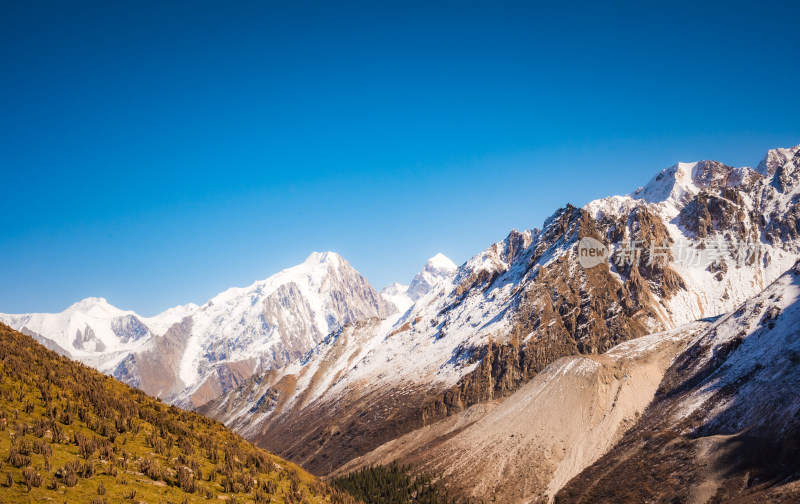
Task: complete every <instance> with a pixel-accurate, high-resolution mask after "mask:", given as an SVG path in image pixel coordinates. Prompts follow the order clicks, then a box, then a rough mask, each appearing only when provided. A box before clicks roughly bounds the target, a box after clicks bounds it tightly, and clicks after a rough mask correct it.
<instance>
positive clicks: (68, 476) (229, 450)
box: [0, 324, 428, 504]
mask: <svg viewBox="0 0 800 504" xmlns="http://www.w3.org/2000/svg"><path fill="white" fill-rule="evenodd" d="M217 498H220V499H222V500H224V501H225V502H227V503H228V504H235V503H241V504H244V503H254V504H267V503H318V502H331V503H336V504H350V503H355V502H356V501H355V500H354V499H353V498H352V497H351V496H350V495H348V494H346V493H344V492H342V491H340V490H337V489H335V488H332V487H330V486H328V485H327V484H325V483H323V482H321V481H320V480H318V479H317V478H315V477H314V476H312V475H310V474H309V473H307V472H305V471H303V470H302V469H300V468H299V467H297V466H295V465H294V464H291V463H289V462H286V461H284V460H282V459H280V458H279V457H277V456H275V455H272V454H270V453H267V452H265V451H263V450H260V449H258V448H256V447H254V446H253V445H251V444H250V443H248V442H246V441H244V440H243V439H242V438H240V437H239V436H237V435H235V434H234V433H232V432H231V431H229V430H228V429H227V428H225V427H224V426H223V425H222V424H220V423H218V422H216V421H213V420H210V419H207V418H204V417H202V416H200V415H197V414H195V413H191V412H188V411H184V410H181V409H180V408H177V407H174V406H168V405H166V404H163V403H162V402H161V401H159V400H158V399H154V398H152V397H149V396H147V395H146V394H144V393H143V392H141V391H139V390H136V389H133V388H131V387H129V386H127V385H124V384H122V383H120V382H118V381H116V380H114V379H113V378H110V377H108V376H105V375H103V374H101V373H98V372H97V371H95V370H93V369H90V368H88V367H86V366H84V365H82V364H79V363H76V362H74V361H72V360H69V359H67V358H65V357H61V356H59V355H57V354H56V353H54V352H51V351H50V350H47V349H46V348H44V347H43V346H41V345H39V344H38V343H36V342H35V341H34V340H33V339H32V338H30V337H28V336H25V335H23V334H21V333H19V332H16V331H14V330H12V329H10V328H9V327H7V326H5V325H3V324H0V502H3V503H6V502H39V501H42V502H44V501H50V502H56V503H61V502H70V503H73V502H77V503H92V504H104V503H110V502H114V503H116V502H122V503H136V502H145V503H148V504H149V503H176V504H177V503H189V502H207V501H209V500H211V499H215V500H216V499H217ZM415 502H416V501H415ZM425 502H428V501H425Z"/></svg>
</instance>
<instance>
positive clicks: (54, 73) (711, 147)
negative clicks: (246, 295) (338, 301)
mask: <svg viewBox="0 0 800 504" xmlns="http://www.w3.org/2000/svg"><path fill="white" fill-rule="evenodd" d="M798 19H800V7H799V6H798V3H796V2H782V3H771V2H747V3H737V2H727V3H724V4H723V3H720V2H710V3H708V4H701V3H698V2H686V3H681V2H664V3H660V4H652V3H650V2H635V3H628V4H623V3H617V2H614V3H609V2H592V3H586V4H579V3H575V2H570V3H566V2H542V3H536V2H484V3H472V2H464V1H459V2H452V3H445V2H431V1H426V2H410V1H402V2H396V3H393V2H383V1H381V2H363V3H340V2H320V3H313V4H312V3H306V2H299V1H298V2H280V3H274V2H236V1H225V2H222V1H220V2H209V1H197V0H192V1H169V0H159V1H155V2H147V1H138V0H137V1H135V2H134V1H130V2H121V1H120V2H117V1H114V2H107V1H103V2H101V1H97V2H82V1H69V2H63V1H53V2H39V1H35V0H25V1H19V2H11V1H4V2H0V65H2V74H0V75H1V76H2V78H0V111H1V112H0V174H2V198H0V279H2V289H0V312H6V313H19V312H32V311H61V310H63V309H64V308H66V307H67V306H68V305H70V304H72V303H73V302H75V301H78V300H79V299H81V298H84V297H87V296H103V297H106V298H108V300H109V301H110V302H111V303H112V304H115V305H117V306H119V307H121V308H125V309H133V310H136V311H138V312H140V313H141V314H143V315H154V314H155V313H157V312H159V311H161V310H163V309H166V308H168V307H170V306H174V305H177V304H183V303H187V302H190V301H191V302H196V303H203V302H205V301H206V300H208V299H209V298H210V297H212V296H213V295H214V294H216V293H217V292H219V291H221V290H224V289H225V288H227V287H230V286H234V285H239V286H241V285H248V284H250V283H252V282H253V281H255V280H258V279H263V278H266V277H267V276H269V275H271V274H273V273H275V272H277V271H279V270H280V269H282V268H285V267H288V266H291V265H294V264H297V263H299V262H302V261H303V260H304V258H305V257H306V256H307V255H308V254H309V253H310V252H312V251H315V250H317V251H324V250H333V251H336V252H338V253H340V254H341V255H342V256H344V257H345V258H346V259H348V260H349V261H350V262H351V263H352V264H353V266H355V267H356V268H357V269H358V270H360V271H361V272H362V273H363V274H364V275H365V276H366V277H367V278H368V279H369V280H370V281H371V282H372V283H373V285H375V286H376V287H377V288H380V287H382V286H383V285H384V284H386V283H388V282H390V281H394V280H397V281H401V282H408V281H410V280H411V277H412V276H413V275H414V273H415V272H416V271H417V270H418V269H420V267H421V266H422V265H423V264H424V262H425V260H426V259H427V258H428V257H430V256H432V255H433V254H435V253H436V252H443V253H444V254H446V255H448V256H450V257H451V258H452V259H453V260H454V261H456V262H458V263H461V262H463V261H465V260H467V259H468V258H469V257H471V256H472V255H474V254H475V253H477V252H479V251H480V250H482V249H484V248H485V247H487V246H488V245H489V244H491V243H493V242H495V241H498V240H501V239H502V238H504V237H505V236H506V234H507V233H508V231H509V230H510V229H511V228H517V229H529V228H534V227H538V226H541V224H542V222H543V220H544V219H545V218H546V217H547V216H548V215H550V214H551V213H552V212H553V211H554V210H556V209H557V208H559V207H562V206H564V204H566V203H567V202H570V203H573V204H576V205H582V204H585V203H586V202H587V201H589V200H591V199H594V198H598V197H603V196H607V195H611V194H624V193H628V192H630V191H632V190H634V189H636V187H638V186H640V185H643V184H644V183H646V182H647V180H649V179H650V177H651V176H652V175H653V174H655V173H656V172H657V171H658V170H660V169H662V168H665V167H667V166H669V165H671V164H674V163H675V162H677V161H692V160H697V159H703V158H705V159H708V158H711V159H717V160H720V161H723V162H726V163H728V164H735V165H755V164H756V163H757V162H758V161H759V159H760V158H761V156H763V154H764V153H765V151H766V150H767V149H768V148H771V147H777V146H781V147H788V146H792V145H795V144H798V143H800V120H798V118H800V113H799V112H800V106H798V89H800V65H798V49H800V30H798V29H797V26H796V24H797V20H798Z"/></svg>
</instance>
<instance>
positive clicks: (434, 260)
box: [407, 254, 458, 301]
mask: <svg viewBox="0 0 800 504" xmlns="http://www.w3.org/2000/svg"><path fill="white" fill-rule="evenodd" d="M457 269H458V266H456V265H455V263H454V262H453V261H451V260H450V259H449V258H447V256H445V255H444V254H436V255H435V256H433V257H431V258H430V259H428V262H427V263H425V267H424V268H423V269H422V271H420V272H419V273H417V276H415V277H414V280H412V281H411V285H409V286H408V291H407V295H408V297H409V298H411V300H412V301H417V300H419V299H420V298H421V297H422V296H424V295H425V294H427V293H428V292H430V291H431V290H432V289H433V288H434V286H436V284H438V283H439V282H441V281H442V280H443V279H445V278H448V277H450V276H452V275H454V274H455V273H456V270H457Z"/></svg>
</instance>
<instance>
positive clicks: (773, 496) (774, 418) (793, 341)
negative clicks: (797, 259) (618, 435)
mask: <svg viewBox="0 0 800 504" xmlns="http://www.w3.org/2000/svg"><path fill="white" fill-rule="evenodd" d="M799 334H800V263H798V264H797V265H795V266H794V267H793V268H792V269H791V270H790V271H789V272H788V273H786V274H785V275H783V276H781V277H780V278H779V279H778V280H777V281H776V282H775V283H774V284H772V285H771V286H769V287H768V288H767V289H766V290H765V291H764V292H763V293H761V294H760V295H758V296H756V297H754V298H753V299H751V300H749V301H748V302H746V303H745V304H743V305H742V306H741V307H739V308H738V309H737V310H735V311H733V312H732V313H730V314H728V315H726V316H725V317H722V318H721V319H720V320H718V321H717V322H715V323H714V324H713V325H711V326H710V327H709V328H707V329H706V330H705V331H703V332H702V333H700V335H699V336H698V337H696V338H695V339H694V340H693V341H692V343H691V345H690V346H689V347H688V348H687V349H686V350H684V351H683V352H682V353H681V354H680V355H679V356H678V358H677V359H676V360H675V362H674V363H673V364H672V366H671V367H670V368H669V370H668V371H667V373H666V375H665V378H664V380H663V382H662V383H661V385H660V387H659V390H658V392H657V393H656V396H655V400H654V401H653V403H652V404H651V405H650V407H649V408H648V409H647V411H646V412H645V414H644V415H643V417H642V418H641V420H639V421H638V422H637V423H636V425H635V426H634V427H633V428H632V429H631V430H630V431H628V433H627V434H626V435H625V436H624V437H623V438H622V440H621V441H620V442H619V444H617V445H616V446H615V447H614V448H613V449H612V450H611V451H610V452H609V453H608V454H606V455H605V456H604V457H602V458H601V459H600V460H598V461H597V462H596V463H595V464H593V465H591V466H590V467H588V468H587V469H586V470H584V471H583V472H581V474H580V475H578V476H577V477H576V478H574V479H573V480H572V481H570V482H569V484H568V485H567V486H566V487H565V488H564V489H563V490H562V491H561V492H560V493H559V499H560V500H559V501H563V502H598V501H622V500H628V501H631V502H633V501H636V502H642V501H646V502H676V501H685V502H709V501H711V502H789V501H792V502H794V501H797V499H798V498H800V484H799V483H798V473H799V471H800V466H799V465H798V460H799V459H798V446H800V445H798V440H799V439H800V422H798V418H800V416H798V414H799V413H800V395H799V394H798V392H797V391H798V377H800V368H798V366H800V339H799V338H798V335H799ZM621 481H624V482H625V484H624V485H621V484H620V482H621Z"/></svg>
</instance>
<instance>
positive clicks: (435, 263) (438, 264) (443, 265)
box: [425, 253, 458, 275]
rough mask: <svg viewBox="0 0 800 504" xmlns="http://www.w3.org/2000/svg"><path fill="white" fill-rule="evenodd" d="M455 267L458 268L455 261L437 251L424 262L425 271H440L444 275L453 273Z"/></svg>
mask: <svg viewBox="0 0 800 504" xmlns="http://www.w3.org/2000/svg"><path fill="white" fill-rule="evenodd" d="M456 269H458V266H456V263H454V262H453V261H451V260H450V258H449V257H447V256H446V255H444V254H442V253H438V254H436V255H435V256H433V257H431V258H430V259H428V262H427V263H426V264H425V270H426V271H431V272H440V273H443V274H446V275H449V274H452V273H455V271H456Z"/></svg>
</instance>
